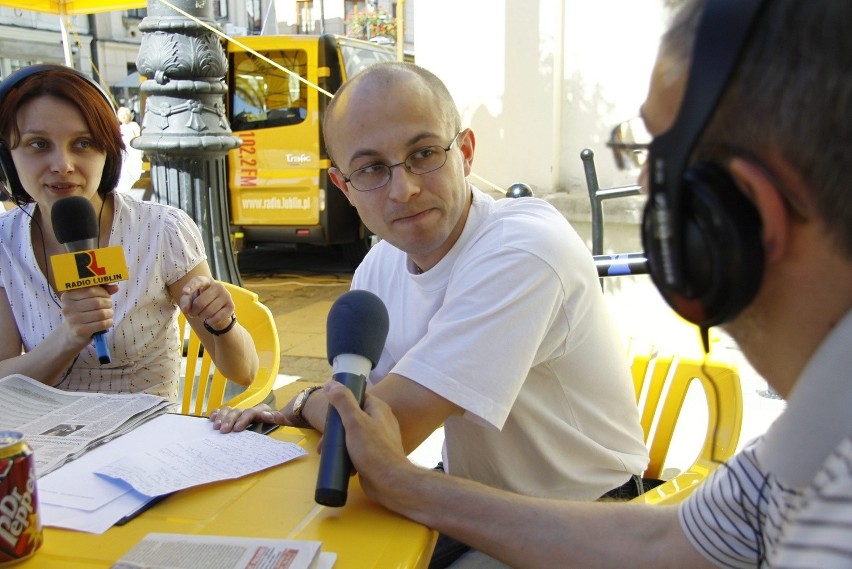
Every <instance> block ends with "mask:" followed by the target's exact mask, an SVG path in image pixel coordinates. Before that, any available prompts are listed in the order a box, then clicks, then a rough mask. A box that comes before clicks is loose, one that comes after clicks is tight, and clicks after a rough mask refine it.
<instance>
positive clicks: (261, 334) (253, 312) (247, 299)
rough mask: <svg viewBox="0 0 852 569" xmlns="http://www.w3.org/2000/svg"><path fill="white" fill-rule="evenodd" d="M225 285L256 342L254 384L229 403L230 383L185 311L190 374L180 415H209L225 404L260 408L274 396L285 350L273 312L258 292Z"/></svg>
mask: <svg viewBox="0 0 852 569" xmlns="http://www.w3.org/2000/svg"><path fill="white" fill-rule="evenodd" d="M222 284H223V285H225V288H227V289H228V292H230V293H231V297H232V298H233V299H234V304H235V312H236V314H237V319H238V321H239V322H240V324H242V325H243V327H244V328H245V329H246V330H248V332H249V334H251V337H252V339H253V340H254V345H255V349H256V350H257V356H258V360H259V362H260V365H259V367H258V370H257V374H256V375H255V377H254V379H253V380H252V382H251V383H250V384H249V385H248V386H247V387H246V388H245V389H244V390H243V391H241V392H240V393H237V394H235V395H233V396H232V397H230V398H229V399H228V401H225V400H224V399H225V393H226V391H225V388H226V384H227V383H228V380H227V379H226V378H225V376H224V375H222V373H221V372H219V370H218V369H216V366H215V365H214V364H213V360H212V358H211V357H210V355H209V353H208V352H207V351H206V350H204V349H203V348H202V346H201V340H200V339H199V338H198V336H197V335H196V334H195V332H194V331H193V330H192V327H191V326H187V322H186V317H185V316H184V315H183V312H181V313H180V315H179V316H178V327H179V331H180V338H182V341H185V345H186V372H185V374H184V378H183V389H182V394H181V405H180V412H181V413H184V414H190V415H198V416H208V415H209V414H210V412H211V411H213V410H214V409H216V408H218V407H221V406H222V405H223V404H224V405H228V406H230V407H239V408H247V407H251V406H253V405H256V404H257V403H260V402H262V401H263V400H264V399H265V398H266V397H267V396H268V395H269V394H270V392H271V391H272V387H273V385H274V383H275V378H276V376H277V375H278V365H279V363H280V361H281V348H280V345H279V342H278V328H277V327H276V326H275V320H274V319H273V317H272V312H270V311H269V308H267V307H266V306H265V305H264V304H263V303H261V302H260V301H259V300H258V298H257V294H255V293H254V292H252V291H250V290H248V289H245V288H242V287H240V286H237V285H233V284H230V283H226V282H223V283H222ZM187 336H188V339H187ZM232 385H235V384H232Z"/></svg>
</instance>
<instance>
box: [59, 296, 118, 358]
mask: <svg viewBox="0 0 852 569" xmlns="http://www.w3.org/2000/svg"><path fill="white" fill-rule="evenodd" d="M116 292H118V285H117V284H106V285H102V286H89V287H84V288H78V289H73V290H67V291H65V292H63V293H62V296H61V297H60V298H59V304H60V307H61V308H62V327H63V328H64V329H65V337H66V339H67V340H68V341H70V343H71V344H72V345H73V346H75V347H76V348H77V350H78V351H79V350H82V349H83V348H85V347H86V346H87V345H89V343H90V342H91V341H92V335H94V334H96V333H98V332H104V331H106V330H109V329H110V328H111V327H112V325H113V302H112V298H110V296H111V295H113V294H115V293H116Z"/></svg>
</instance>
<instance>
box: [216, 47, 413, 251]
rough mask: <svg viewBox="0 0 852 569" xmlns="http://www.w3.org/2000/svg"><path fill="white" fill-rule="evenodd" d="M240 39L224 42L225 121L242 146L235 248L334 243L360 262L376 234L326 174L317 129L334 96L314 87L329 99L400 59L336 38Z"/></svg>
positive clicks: (233, 201) (232, 174)
mask: <svg viewBox="0 0 852 569" xmlns="http://www.w3.org/2000/svg"><path fill="white" fill-rule="evenodd" d="M238 40H239V43H240V44H243V45H242V46H241V45H239V44H238V43H236V42H228V46H227V50H228V60H229V61H228V63H229V70H228V117H229V120H230V123H231V129H232V130H233V132H234V134H235V135H236V136H239V137H240V138H241V139H242V140H243V144H242V146H241V147H240V148H238V149H234V150H232V151H231V152H230V153H229V155H228V168H229V174H228V176H229V199H230V209H231V231H232V234H233V235H235V236H238V238H237V239H235V242H236V243H237V247H238V249H239V248H243V247H247V246H252V245H258V244H264V243H288V244H296V245H297V244H314V245H328V246H335V247H338V248H340V250H341V252H342V253H343V255H344V257H345V258H346V259H347V260H348V261H349V262H350V263H352V264H353V265H357V264H358V263H359V262H360V261H361V259H362V258H363V256H364V255H365V254H366V252H367V250H368V249H369V246H370V243H371V239H372V235H370V234H369V231H368V230H367V229H366V228H365V227H364V226H363V224H362V223H361V221H360V219H359V218H358V214H357V212H356V211H355V208H353V207H352V206H351V205H349V202H348V201H347V200H346V199H345V198H344V196H343V193H342V192H341V191H340V190H339V189H337V188H336V187H335V186H334V184H332V182H331V180H330V179H329V177H328V168H329V167H330V166H331V162H330V160H329V157H328V154H327V152H326V149H325V145H324V144H323V138H322V131H321V124H322V120H323V115H324V113H325V108H326V106H327V104H328V102H329V100H330V98H329V96H328V94H324V93H323V92H321V91H319V90H318V89H316V88H315V87H314V85H315V86H318V87H319V88H320V89H322V90H323V91H325V92H326V93H330V94H333V93H334V92H335V91H337V89H338V88H339V87H340V85H341V83H342V82H343V81H345V80H346V79H347V78H348V77H351V76H353V75H354V74H356V73H357V72H358V71H360V70H362V69H364V68H365V67H367V66H369V65H371V64H373V63H376V62H378V61H388V60H393V59H395V58H396V57H395V53H394V52H393V51H392V50H390V49H388V48H386V47H383V46H380V45H376V44H373V43H370V42H366V41H361V40H355V39H352V38H346V37H342V36H336V35H321V36H308V35H290V36H250V37H241V38H238ZM243 46H245V47H247V48H250V50H247V49H245V48H244V47H243ZM251 50H253V51H255V52H257V53H258V54H260V55H261V56H262V57H258V55H256V54H255V53H252V51H251ZM267 59H268V60H269V61H272V62H275V63H277V64H279V65H280V66H282V67H284V68H285V69H287V70H289V71H291V72H292V73H293V74H297V75H298V77H297V76H296V75H291V74H290V73H287V72H285V71H282V70H281V69H279V68H278V67H277V66H275V65H272V64H271V63H270V62H269V61H267ZM299 77H301V78H302V79H304V81H302V80H300V79H299Z"/></svg>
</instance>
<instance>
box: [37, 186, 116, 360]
mask: <svg viewBox="0 0 852 569" xmlns="http://www.w3.org/2000/svg"><path fill="white" fill-rule="evenodd" d="M50 221H51V223H52V224H53V233H54V234H55V235H56V240H57V241H59V242H60V243H62V244H63V245H65V249H66V250H67V251H68V252H69V253H76V252H78V251H88V250H90V249H97V247H98V218H97V216H96V215H95V208H93V207H92V203H91V202H90V201H89V200H88V199H86V198H84V197H83V196H69V197H67V198H62V199H61V200H58V201H57V202H56V203H55V204H53V207H52V208H51V211H50ZM92 342H93V343H94V345H95V350H96V351H97V353H98V361H99V362H101V363H102V364H108V363H110V361H112V358H110V354H109V345H107V341H106V334H105V333H104V332H97V333H95V334H94V335H93V336H92Z"/></svg>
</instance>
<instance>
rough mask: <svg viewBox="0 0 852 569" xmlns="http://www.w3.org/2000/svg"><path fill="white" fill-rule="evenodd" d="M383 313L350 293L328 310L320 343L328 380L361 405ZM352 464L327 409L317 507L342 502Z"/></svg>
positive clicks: (369, 297) (383, 335)
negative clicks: (324, 352) (324, 350)
mask: <svg viewBox="0 0 852 569" xmlns="http://www.w3.org/2000/svg"><path fill="white" fill-rule="evenodd" d="M388 326H389V322H388V310H387V308H385V304H384V303H383V302H382V301H381V299H380V298H379V297H378V296H376V295H375V294H373V293H371V292H368V291H366V290H350V291H349V292H347V293H344V294H343V295H341V296H340V298H338V299H337V300H336V301H335V303H334V304H333V305H332V307H331V310H329V312H328V322H327V332H326V341H327V346H328V363H330V364H332V370H333V378H334V380H335V381H338V382H340V383H342V384H343V385H345V386H346V387H348V388H349V390H350V391H352V393H353V394H354V395H355V398H356V399H357V400H358V404H359V405H362V406H363V404H364V391H365V390H366V385H367V375H368V374H369V373H370V370H371V369H373V368H374V367H376V363H378V361H379V358H380V357H381V355H382V348H384V346H385V340H386V339H387V337H388ZM351 472H352V460H351V459H350V458H349V452H348V451H347V450H346V431H345V430H344V429H343V423H342V422H341V421H340V415H339V414H338V412H337V409H335V408H334V407H333V406H332V405H329V406H328V415H327V416H326V420H325V432H324V433H323V442H322V455H320V465H319V474H318V476H317V489H316V493H315V494H314V499H315V500H316V502H317V503H318V504H322V505H323V506H332V507H335V508H337V507H340V506H343V505H344V504H346V496H347V492H348V489H349V475H350V473H351Z"/></svg>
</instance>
